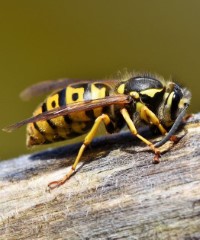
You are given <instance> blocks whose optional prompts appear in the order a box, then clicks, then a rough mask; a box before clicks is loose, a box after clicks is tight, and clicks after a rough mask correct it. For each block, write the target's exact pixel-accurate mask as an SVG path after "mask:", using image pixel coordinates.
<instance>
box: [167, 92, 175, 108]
mask: <svg viewBox="0 0 200 240" xmlns="http://www.w3.org/2000/svg"><path fill="white" fill-rule="evenodd" d="M173 96H174V92H172V93H170V95H169V97H168V99H167V106H168V108H170V107H171V105H172V99H173Z"/></svg>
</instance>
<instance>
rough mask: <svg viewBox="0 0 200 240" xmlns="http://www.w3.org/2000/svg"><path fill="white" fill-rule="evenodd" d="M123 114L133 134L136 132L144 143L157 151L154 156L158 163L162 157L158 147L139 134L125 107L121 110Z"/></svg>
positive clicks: (155, 161)
mask: <svg viewBox="0 0 200 240" xmlns="http://www.w3.org/2000/svg"><path fill="white" fill-rule="evenodd" d="M120 111H121V114H122V116H123V117H124V119H125V121H126V123H127V125H128V127H129V129H130V131H131V133H132V134H134V135H135V136H136V137H138V138H139V139H140V140H142V141H143V142H144V143H146V144H147V145H148V146H149V147H150V148H151V150H152V151H153V152H154V153H155V156H154V163H158V162H159V157H160V151H159V149H158V148H156V147H155V146H154V145H153V143H151V142H150V141H148V140H147V139H146V138H144V137H142V136H141V135H140V134H138V132H137V129H136V127H135V125H134V123H133V121H132V119H131V118H130V116H129V113H128V111H127V110H126V109H125V108H122V109H121V110H120Z"/></svg>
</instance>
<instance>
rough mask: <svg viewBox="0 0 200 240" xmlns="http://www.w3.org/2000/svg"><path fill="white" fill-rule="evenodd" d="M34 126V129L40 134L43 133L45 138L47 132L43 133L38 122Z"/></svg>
mask: <svg viewBox="0 0 200 240" xmlns="http://www.w3.org/2000/svg"><path fill="white" fill-rule="evenodd" d="M33 126H34V128H35V129H36V130H37V131H38V132H39V133H41V134H42V135H43V136H44V135H45V132H43V131H42V130H41V129H40V128H39V126H38V125H37V123H36V122H33Z"/></svg>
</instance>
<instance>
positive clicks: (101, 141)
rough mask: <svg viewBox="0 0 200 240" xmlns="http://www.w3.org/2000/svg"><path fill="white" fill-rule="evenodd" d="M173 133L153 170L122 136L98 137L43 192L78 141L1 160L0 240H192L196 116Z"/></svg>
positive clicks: (198, 185)
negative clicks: (61, 181) (75, 165)
mask: <svg viewBox="0 0 200 240" xmlns="http://www.w3.org/2000/svg"><path fill="white" fill-rule="evenodd" d="M142 134H143V135H144V136H146V137H148V138H150V139H151V140H152V141H153V142H156V141H158V140H159V139H160V137H156V138H155V137H153V136H151V135H149V132H148V131H146V130H144V131H143V132H142ZM178 136H179V137H180V141H179V142H178V143H177V144H176V145H173V144H171V143H170V142H167V143H166V144H165V145H164V146H163V147H162V149H161V150H162V158H161V162H160V164H156V165H155V164H152V159H153V154H152V153H151V151H149V150H148V148H146V147H145V146H144V145H143V143H141V142H140V141H139V140H137V139H135V138H134V137H133V136H131V135H130V134H129V133H121V134H118V135H112V136H106V137H102V138H98V139H96V140H95V141H94V143H93V144H92V146H91V148H90V149H88V150H87V151H86V153H85V154H84V157H83V161H82V162H81V163H80V164H79V169H78V171H77V173H76V174H75V175H74V176H73V177H72V178H71V179H70V180H69V181H68V182H67V183H66V184H65V185H63V186H62V187H60V188H58V189H55V190H53V191H51V192H48V191H46V186H47V184H48V183H49V182H50V181H53V180H56V179H57V178H60V177H61V176H63V175H64V174H65V173H66V172H67V168H68V167H69V166H70V165H71V164H72V162H73V160H74V158H75V156H76V152H77V150H78V148H79V146H80V144H75V145H70V146H66V147H61V148H57V149H52V150H47V151H45V152H40V153H35V154H33V155H26V156H21V157H19V158H17V159H13V160H10V161H3V162H1V163H0V169H1V171H0V239H49V240H51V239H200V140H199V139H200V114H196V115H194V116H193V117H191V118H190V119H189V121H188V122H187V123H186V125H185V126H184V127H183V128H182V129H181V130H179V132H178ZM167 150H169V151H167ZM66 159H67V160H66Z"/></svg>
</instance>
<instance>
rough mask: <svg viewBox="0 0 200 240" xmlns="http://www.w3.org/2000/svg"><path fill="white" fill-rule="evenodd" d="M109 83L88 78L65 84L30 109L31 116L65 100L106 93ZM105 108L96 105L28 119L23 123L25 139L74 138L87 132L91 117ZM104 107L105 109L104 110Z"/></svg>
mask: <svg viewBox="0 0 200 240" xmlns="http://www.w3.org/2000/svg"><path fill="white" fill-rule="evenodd" d="M110 90H111V89H110V87H109V86H108V85H106V84H103V83H98V82H91V83H82V84H73V85H69V86H67V87H66V88H64V89H62V90H60V91H58V92H56V93H53V94H52V95H50V96H49V97H48V98H47V99H46V101H44V102H43V103H42V105H40V106H39V107H38V108H37V109H36V111H35V112H34V113H33V115H34V116H36V115H38V114H40V113H43V112H46V111H50V110H52V109H54V108H57V107H62V106H66V105H68V104H72V103H77V104H78V102H84V101H86V100H95V99H99V98H105V97H106V96H109V93H110ZM104 110H105V109H103V108H96V109H92V110H89V111H79V112H76V113H71V114H69V115H65V116H59V117H56V118H52V119H49V120H45V121H38V122H35V123H30V124H28V126H27V130H28V135H29V140H28V141H27V145H28V146H31V145H37V144H46V143H52V142H57V141H62V140H65V139H70V138H74V137H77V136H80V135H82V134H85V133H87V132H88V131H89V130H90V129H91V127H92V125H93V123H94V121H95V119H96V118H97V117H98V116H100V115H101V114H102V113H103V111H104ZM106 111H107V110H106Z"/></svg>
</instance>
